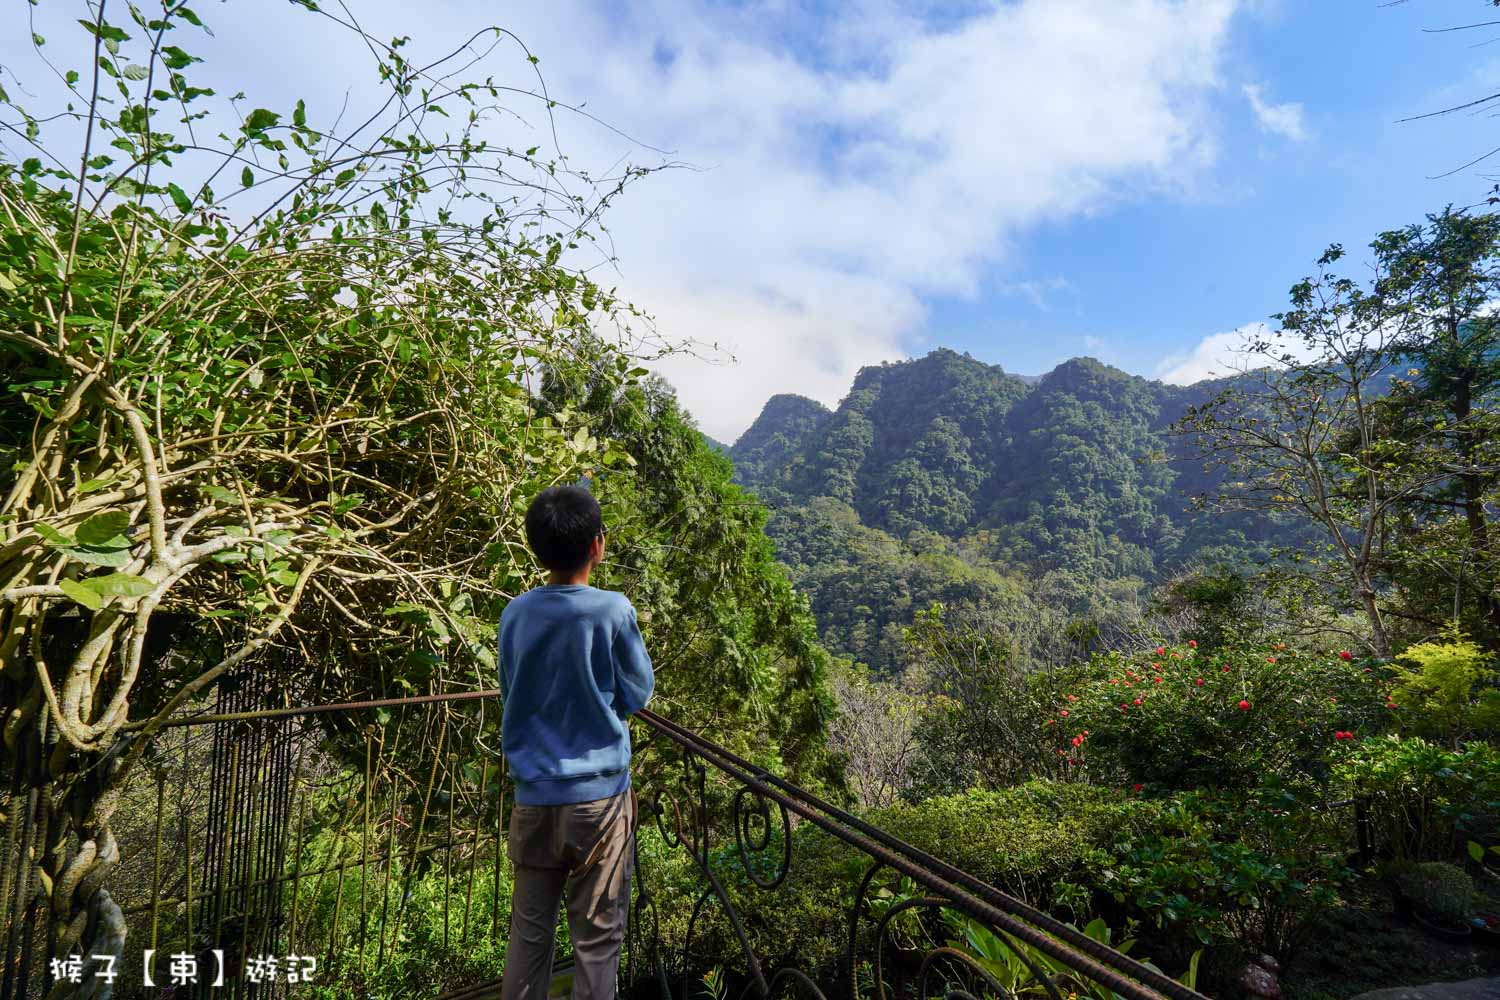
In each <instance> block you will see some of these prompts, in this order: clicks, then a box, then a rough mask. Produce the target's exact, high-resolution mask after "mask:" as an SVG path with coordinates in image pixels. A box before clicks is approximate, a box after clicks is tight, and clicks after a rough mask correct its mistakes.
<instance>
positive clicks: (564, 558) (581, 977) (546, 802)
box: [500, 486, 653, 1000]
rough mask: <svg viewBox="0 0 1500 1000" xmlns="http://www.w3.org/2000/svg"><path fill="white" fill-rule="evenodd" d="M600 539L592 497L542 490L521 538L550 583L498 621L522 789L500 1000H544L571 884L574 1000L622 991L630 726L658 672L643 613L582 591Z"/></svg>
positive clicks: (506, 724) (599, 558) (630, 849)
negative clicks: (644, 636) (639, 618)
mask: <svg viewBox="0 0 1500 1000" xmlns="http://www.w3.org/2000/svg"><path fill="white" fill-rule="evenodd" d="M605 534H606V529H605V526H604V516H603V513H602V512H601V511H600V509H599V503H598V501H596V500H595V499H594V497H593V495H592V494H590V493H589V492H588V491H587V490H585V489H581V488H579V487H577V486H554V487H550V488H548V489H545V490H543V491H542V492H541V493H539V494H537V496H536V498H535V499H534V500H532V502H531V505H530V506H529V507H528V508H527V510H526V541H527V542H528V543H529V544H530V546H531V550H532V551H533V552H534V553H536V557H537V561H538V562H540V563H541V564H542V565H543V566H544V567H546V569H547V571H548V577H547V579H548V583H547V585H546V586H543V587H538V588H536V589H535V590H531V591H528V592H526V593H524V594H522V595H520V596H519V597H517V598H515V599H514V600H513V601H511V602H510V604H509V605H508V606H507V607H506V609H505V611H504V612H502V613H501V615H500V689H501V692H502V694H503V695H504V697H505V708H504V710H503V714H502V716H501V732H500V743H501V746H502V747H503V749H504V751H505V758H506V760H508V761H509V762H510V769H511V775H512V776H513V778H514V779H515V786H516V807H515V808H514V809H512V810H511V814H510V838H509V840H508V842H507V845H506V846H507V850H508V851H509V853H510V860H511V865H512V867H513V869H514V872H515V882H514V884H513V885H512V887H511V900H510V940H509V941H508V942H507V943H506V948H505V981H504V984H503V985H502V987H501V997H502V1000H545V998H546V996H547V991H548V987H549V985H550V984H551V978H552V946H553V943H554V941H555V939H556V932H557V909H558V904H559V903H560V902H561V901H562V898H563V894H564V890H566V893H567V901H568V930H569V933H570V935H571V937H572V939H573V959H574V969H573V1000H614V997H615V993H616V985H617V982H616V981H617V978H618V973H619V967H620V945H621V943H622V942H623V940H624V938H625V926H626V921H627V919H628V913H629V910H630V873H631V866H632V862H633V860H634V855H635V850H634V845H635V823H636V818H637V817H636V801H635V792H634V791H633V790H632V789H631V787H630V729H629V727H628V725H627V723H626V720H627V719H628V717H629V716H630V715H631V714H632V713H634V712H638V711H640V709H642V708H644V707H645V705H646V700H647V699H648V698H650V697H651V688H652V684H653V678H652V674H651V658H650V657H649V656H647V655H646V647H645V644H644V643H642V642H641V631H640V628H639V626H638V625H637V623H636V618H635V608H633V607H631V605H630V602H629V601H628V600H626V599H625V596H624V595H623V594H616V593H611V592H610V591H607V590H598V589H596V588H594V587H590V586H589V585H588V583H589V574H590V573H591V572H592V571H593V570H594V569H595V568H596V567H597V566H598V565H599V564H600V563H601V562H603V561H604V539H605Z"/></svg>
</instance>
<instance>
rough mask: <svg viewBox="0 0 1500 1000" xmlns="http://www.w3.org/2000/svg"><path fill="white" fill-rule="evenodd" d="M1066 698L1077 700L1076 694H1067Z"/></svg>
mask: <svg viewBox="0 0 1500 1000" xmlns="http://www.w3.org/2000/svg"><path fill="white" fill-rule="evenodd" d="M1068 700H1069V701H1077V700H1078V696H1077V695H1076V694H1070V695H1068Z"/></svg>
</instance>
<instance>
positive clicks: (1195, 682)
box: [1193, 677, 1203, 687]
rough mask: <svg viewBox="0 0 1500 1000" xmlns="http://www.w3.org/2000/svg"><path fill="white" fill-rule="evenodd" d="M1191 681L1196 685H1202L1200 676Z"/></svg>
mask: <svg viewBox="0 0 1500 1000" xmlns="http://www.w3.org/2000/svg"><path fill="white" fill-rule="evenodd" d="M1193 683H1194V684H1196V685H1198V686H1199V687H1202V686H1203V678H1202V677H1200V678H1198V679H1197V680H1195V681H1193Z"/></svg>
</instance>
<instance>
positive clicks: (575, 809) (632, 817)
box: [500, 790, 636, 1000]
mask: <svg viewBox="0 0 1500 1000" xmlns="http://www.w3.org/2000/svg"><path fill="white" fill-rule="evenodd" d="M635 821H636V803H635V792H634V791H633V790H632V791H627V792H624V793H623V794H620V795H616V796H613V797H612V798H607V799H597V800H595V801H593V802H579V803H576V804H574V805H565V806H522V805H518V806H516V807H515V810H514V811H513V812H512V813H511V815H510V836H509V839H508V841H507V844H506V847H507V849H508V851H509V853H510V860H511V866H512V867H513V868H514V869H515V878H516V883H515V888H514V889H513V890H512V892H511V897H510V940H509V942H508V943H507V944H506V947H505V978H504V982H503V984H502V986H501V988H500V996H501V1000H545V998H546V996H547V988H548V986H549V985H550V984H551V980H552V952H553V947H554V941H555V939H556V935H557V909H558V905H559V904H560V903H561V902H562V897H563V889H564V888H566V889H567V895H568V932H569V933H570V934H571V935H572V938H573V962H574V970H573V1000H614V996H615V985H616V979H617V976H618V974H619V969H620V945H621V943H622V942H623V941H624V939H625V921H626V918H627V916H628V913H629V908H630V874H631V866H632V864H633V862H634V855H635V851H634V846H635Z"/></svg>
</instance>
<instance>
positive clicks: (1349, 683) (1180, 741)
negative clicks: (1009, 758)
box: [1049, 642, 1388, 790]
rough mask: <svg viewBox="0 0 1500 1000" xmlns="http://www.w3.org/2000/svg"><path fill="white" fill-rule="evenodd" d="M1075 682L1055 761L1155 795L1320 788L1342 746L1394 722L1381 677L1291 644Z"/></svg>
mask: <svg viewBox="0 0 1500 1000" xmlns="http://www.w3.org/2000/svg"><path fill="white" fill-rule="evenodd" d="M1068 680H1069V681H1070V682H1071V683H1069V684H1067V685H1065V686H1064V687H1063V689H1062V692H1061V694H1060V697H1059V699H1058V701H1057V702H1056V707H1055V708H1054V709H1053V712H1054V717H1053V718H1052V720H1051V723H1052V724H1051V726H1050V727H1049V728H1050V731H1051V732H1052V733H1054V734H1055V735H1054V736H1053V740H1054V744H1055V745H1054V748H1053V751H1052V752H1053V753H1054V755H1055V756H1056V757H1057V758H1058V759H1063V760H1067V761H1069V762H1070V763H1071V764H1072V765H1073V768H1074V769H1075V770H1076V772H1077V773H1078V774H1079V776H1081V777H1084V778H1086V779H1087V780H1089V781H1093V782H1100V783H1107V784H1114V785H1125V786H1130V787H1134V786H1135V785H1140V786H1142V789H1143V790H1153V789H1168V790H1191V789H1196V788H1242V789H1249V788H1254V787H1256V786H1258V785H1260V784H1261V783H1262V782H1263V781H1265V780H1266V779H1267V778H1268V777H1281V778H1285V779H1288V780H1294V779H1307V778H1312V779H1320V778H1322V777H1324V776H1326V773H1327V758H1328V753H1329V749H1330V748H1331V747H1333V746H1334V745H1335V744H1336V743H1339V742H1342V741H1344V740H1347V739H1348V738H1349V737H1348V735H1347V734H1350V733H1365V732H1370V731H1371V730H1374V729H1376V728H1377V727H1378V726H1380V725H1381V724H1382V722H1383V715H1382V712H1383V711H1384V710H1383V709H1382V708H1381V706H1382V705H1383V704H1384V698H1383V697H1382V693H1383V692H1382V682H1381V681H1380V680H1379V679H1378V678H1377V677H1376V675H1375V674H1374V673H1371V672H1366V670H1365V668H1364V667H1362V666H1359V665H1356V664H1354V663H1352V662H1348V661H1345V660H1342V659H1340V658H1338V657H1328V658H1324V657H1313V656H1307V655H1302V654H1299V653H1298V652H1297V651H1296V650H1293V649H1286V648H1284V647H1283V645H1282V644H1280V643H1277V644H1275V645H1272V646H1268V647H1249V646H1242V647H1236V648H1232V649H1226V650H1224V651H1222V652H1221V653H1218V654H1214V655H1205V654H1202V653H1199V652H1198V650H1197V649H1196V648H1195V646H1194V644H1193V643H1191V642H1189V643H1188V644H1186V645H1184V646H1178V647H1172V648H1168V647H1165V646H1159V647H1157V648H1156V649H1155V650H1154V651H1151V652H1148V653H1147V654H1145V655H1142V656H1134V657H1127V656H1124V655H1121V654H1119V653H1106V654H1101V655H1096V656H1094V657H1093V658H1092V659H1091V660H1090V661H1089V662H1088V663H1087V664H1083V665H1081V666H1080V667H1079V668H1078V669H1077V671H1076V673H1075V674H1074V675H1073V676H1072V677H1071V678H1068ZM1386 714H1388V713H1386ZM1229 747H1232V748H1234V749H1233V752H1232V753H1226V752H1225V750H1226V748H1229Z"/></svg>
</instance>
